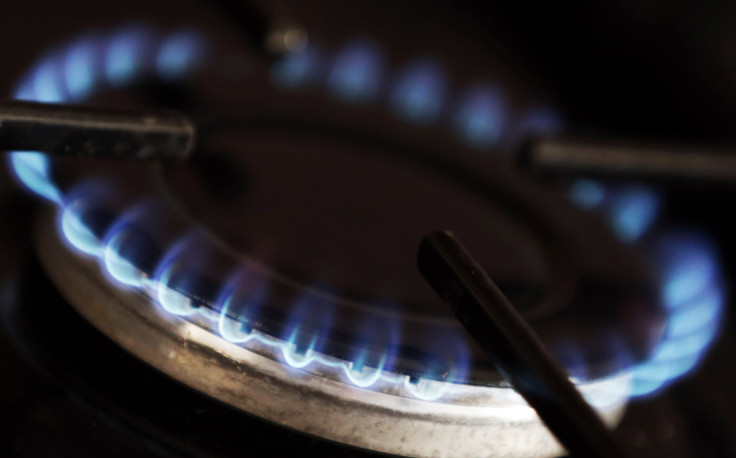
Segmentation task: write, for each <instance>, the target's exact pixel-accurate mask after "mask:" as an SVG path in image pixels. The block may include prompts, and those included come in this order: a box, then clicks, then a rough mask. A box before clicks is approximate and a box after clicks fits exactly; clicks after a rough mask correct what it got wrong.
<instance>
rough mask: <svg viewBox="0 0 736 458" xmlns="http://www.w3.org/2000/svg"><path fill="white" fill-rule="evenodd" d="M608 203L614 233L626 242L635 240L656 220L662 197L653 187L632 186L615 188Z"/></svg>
mask: <svg viewBox="0 0 736 458" xmlns="http://www.w3.org/2000/svg"><path fill="white" fill-rule="evenodd" d="M608 205H609V209H608V218H609V220H610V223H611V227H612V228H613V231H614V233H615V234H616V235H617V236H618V237H619V238H620V239H621V240H622V241H624V242H635V241H637V240H639V239H640V238H641V237H642V235H644V233H645V232H647V230H648V229H649V228H650V227H651V226H652V224H653V223H654V221H655V220H656V218H657V213H658V212H659V205H660V197H659V193H657V192H656V191H655V190H654V189H652V188H651V187H647V186H630V187H627V188H624V189H618V190H615V191H614V193H612V195H611V197H610V199H609V201H608Z"/></svg>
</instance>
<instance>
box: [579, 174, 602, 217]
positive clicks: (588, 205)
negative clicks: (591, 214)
mask: <svg viewBox="0 0 736 458" xmlns="http://www.w3.org/2000/svg"><path fill="white" fill-rule="evenodd" d="M570 198H571V199H572V201H573V202H575V203H576V204H577V206H578V207H580V208H582V209H583V210H595V209H597V208H598V207H600V206H601V204H602V203H603V201H604V200H605V199H606V188H605V187H604V186H603V185H602V184H601V183H599V182H598V181H596V180H591V179H581V180H577V181H575V182H574V183H573V184H572V186H571V187H570Z"/></svg>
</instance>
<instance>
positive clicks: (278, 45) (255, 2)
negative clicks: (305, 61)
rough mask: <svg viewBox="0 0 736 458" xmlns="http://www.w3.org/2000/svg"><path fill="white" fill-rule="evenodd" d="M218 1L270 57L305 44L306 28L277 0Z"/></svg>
mask: <svg viewBox="0 0 736 458" xmlns="http://www.w3.org/2000/svg"><path fill="white" fill-rule="evenodd" d="M216 4H217V5H219V7H220V9H221V10H222V11H223V13H225V15H226V16H227V17H228V18H230V19H231V20H232V21H233V22H234V23H235V24H236V25H238V27H239V29H240V30H241V33H243V34H244V36H245V38H246V39H247V40H248V41H249V42H250V44H251V45H252V46H253V47H254V48H255V49H256V51H258V52H259V53H260V54H261V55H263V56H265V57H267V58H277V57H280V56H282V55H284V54H287V53H289V52H294V51H299V50H300V49H301V48H303V47H304V46H305V45H306V42H307V34H306V32H305V31H304V29H303V28H302V27H301V26H300V25H298V24H297V23H296V22H295V21H294V20H293V19H292V17H291V14H290V13H289V12H288V10H287V8H286V7H285V6H284V5H283V4H282V3H281V2H279V1H278V0H271V1H266V0H217V2H216Z"/></svg>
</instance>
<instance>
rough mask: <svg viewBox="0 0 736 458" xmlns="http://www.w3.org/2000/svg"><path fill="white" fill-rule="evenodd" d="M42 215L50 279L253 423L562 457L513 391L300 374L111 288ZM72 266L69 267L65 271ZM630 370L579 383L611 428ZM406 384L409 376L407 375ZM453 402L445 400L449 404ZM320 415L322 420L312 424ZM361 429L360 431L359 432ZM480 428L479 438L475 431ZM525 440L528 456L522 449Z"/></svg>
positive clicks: (423, 450) (138, 347)
mask: <svg viewBox="0 0 736 458" xmlns="http://www.w3.org/2000/svg"><path fill="white" fill-rule="evenodd" d="M54 217H55V215H54V214H53V211H51V210H50V209H49V210H48V211H46V212H45V215H44V217H43V218H42V220H41V224H39V225H38V226H37V227H38V229H39V230H38V233H37V240H38V245H37V246H38V251H39V256H40V259H41V262H42V264H43V266H44V268H45V269H46V270H47V272H48V273H49V275H50V276H51V278H52V280H53V282H54V283H55V284H57V285H60V287H61V291H62V293H63V294H64V295H65V296H66V297H68V298H69V299H70V301H71V303H73V304H77V305H76V308H77V310H78V311H79V312H80V313H81V314H82V315H83V316H84V317H85V318H86V319H87V320H89V321H90V322H92V323H93V324H94V325H95V326H96V327H97V328H98V329H100V330H101V331H102V332H103V333H105V334H107V335H108V336H110V337H111V338H112V339H113V340H115V341H116V342H117V343H119V344H120V345H122V346H123V347H124V348H126V349H127V350H129V351H131V352H132V353H134V354H136V355H137V356H138V357H140V358H141V359H143V360H144V361H146V362H148V363H149V364H151V365H152V366H154V367H156V368H158V369H159V370H162V371H163V372H165V373H167V374H169V375H171V376H172V377H174V378H176V379H177V380H180V381H182V382H184V383H186V384H187V385H189V386H191V387H193V388H195V389H197V390H199V391H201V392H203V393H206V394H208V395H210V396H212V397H214V398H216V399H219V400H221V401H223V402H225V403H227V404H229V405H232V406H235V407H237V408H240V409H242V410H245V411H247V412H250V413H252V414H255V415H257V416H259V417H262V418H265V419H267V420H270V421H273V422H275V423H278V424H281V425H284V426H288V427H290V428H294V429H297V430H300V431H304V432H307V433H309V434H313V435H316V436H320V437H325V438H329V439H332V440H336V441H339V442H343V443H346V444H350V445H355V446H358V447H364V448H368V449H372V450H377V451H383V452H387V453H398V454H402V455H411V456H427V457H428V456H436V455H437V454H438V453H439V454H440V455H445V454H446V446H447V444H448V443H452V444H454V445H453V450H452V452H453V456H468V457H471V456H479V455H481V454H483V453H487V451H488V450H489V449H493V450H495V451H497V452H498V453H499V454H500V455H503V454H511V453H512V452H513V453H514V454H523V455H524V456H548V455H552V454H557V453H562V449H561V448H560V446H559V444H558V443H557V442H556V440H555V439H554V438H553V436H552V435H551V434H550V433H549V432H548V431H547V429H546V428H545V427H544V426H543V424H542V423H541V422H540V421H539V419H538V417H537V416H536V413H535V412H534V410H533V409H532V408H531V407H529V406H528V405H527V404H526V403H525V402H524V401H523V399H522V398H521V397H520V396H519V395H517V394H516V393H515V392H514V391H512V390H509V389H508V388H501V387H472V386H468V385H456V384H452V383H444V382H436V383H444V384H445V385H448V386H449V390H452V391H453V392H452V393H448V394H452V395H449V396H445V397H443V401H432V402H429V401H423V400H421V399H417V398H416V397H414V396H412V395H410V394H409V393H404V394H403V395H402V394H400V393H397V392H396V389H395V388H393V387H389V391H387V392H384V391H366V390H356V389H355V387H354V386H353V385H350V384H345V383H344V381H343V380H341V379H340V378H339V377H334V376H333V377H330V376H329V374H328V373H326V372H325V373H323V374H312V373H302V374H300V375H296V374H295V372H294V371H293V370H290V369H289V368H288V367H287V366H284V365H283V364H280V363H278V362H277V361H276V360H275V359H273V356H272V355H267V354H266V353H265V351H268V349H267V348H261V349H260V351H258V350H256V351H251V350H250V349H245V348H242V347H240V346H238V345H236V344H233V343H230V342H227V341H224V340H223V339H221V338H219V337H218V336H217V335H216V334H214V333H213V332H212V331H211V329H212V324H211V323H210V324H209V330H208V329H207V328H203V326H204V325H206V321H205V320H203V321H200V322H198V323H193V322H190V321H188V320H186V319H183V318H181V317H176V316H173V315H171V314H167V313H162V312H161V311H160V310H157V309H155V308H152V307H140V305H139V304H140V301H141V299H142V297H141V293H140V292H138V291H135V290H133V291H130V290H129V291H125V290H122V289H120V288H118V287H115V286H113V285H111V284H110V283H108V282H107V281H106V280H105V278H104V276H103V275H102V274H101V272H100V271H99V269H97V268H96V266H95V264H94V262H93V261H91V260H88V259H82V258H79V257H72V258H70V259H69V256H68V254H69V253H68V250H67V247H66V246H65V245H64V243H63V242H61V241H60V240H59V238H58V237H57V236H56V234H55V233H54V230H53V224H50V222H51V221H53V219H54ZM66 261H70V262H72V263H73V264H72V265H75V267H74V268H69V264H67V262H66ZM629 378H630V375H629V374H625V373H624V374H619V375H617V376H615V377H612V378H608V379H605V380H599V381H595V382H592V383H584V384H582V385H579V387H580V389H581V391H582V392H583V393H584V395H585V396H586V398H587V399H588V400H589V401H590V402H591V403H592V404H593V405H594V406H596V408H597V409H598V411H599V412H600V413H601V415H602V416H603V417H604V418H605V420H606V421H607V423H609V424H616V423H617V422H618V421H619V419H620V417H621V416H622V415H623V412H624V408H625V405H626V398H627V391H628V389H627V388H626V387H627V385H628V382H627V381H628V380H629ZM404 383H405V384H407V385H408V384H409V383H410V382H409V377H408V376H405V377H404ZM446 398H447V399H449V400H445V399H446ZM315 418H319V419H320V420H319V421H314V420H315ZM356 431H360V433H356ZM479 432H482V434H479ZM520 444H523V447H524V448H525V450H522V451H520V450H519V448H518V447H519V446H520Z"/></svg>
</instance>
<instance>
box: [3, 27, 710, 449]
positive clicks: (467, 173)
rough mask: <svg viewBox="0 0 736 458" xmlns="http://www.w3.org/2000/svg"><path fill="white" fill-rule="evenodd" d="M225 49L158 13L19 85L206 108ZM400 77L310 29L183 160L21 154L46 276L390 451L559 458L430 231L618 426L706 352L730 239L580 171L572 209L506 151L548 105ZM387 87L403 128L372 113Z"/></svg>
mask: <svg viewBox="0 0 736 458" xmlns="http://www.w3.org/2000/svg"><path fill="white" fill-rule="evenodd" d="M205 41H206V40H205V38H204V35H203V34H202V33H195V32H192V31H189V30H187V31H180V32H173V33H163V34H160V33H156V32H154V31H153V30H152V29H148V28H145V27H141V26H135V27H132V28H131V27H128V28H123V29H120V30H118V31H115V32H113V33H112V34H109V35H104V34H102V35H94V36H92V35H85V36H84V37H83V38H82V39H79V40H76V41H74V42H72V44H71V45H69V46H67V47H63V48H59V49H57V50H56V51H55V52H54V53H52V54H50V55H48V56H47V57H44V58H43V59H41V60H40V61H39V62H38V64H37V65H36V66H35V67H34V69H33V70H32V71H31V72H30V73H29V76H27V77H26V78H24V79H22V80H21V82H20V84H19V86H18V90H17V92H16V93H15V97H16V98H18V99H22V100H31V101H38V102H54V103H55V102H80V101H86V100H95V101H98V102H99V101H105V100H106V97H110V98H112V99H114V98H115V97H122V98H124V99H125V100H126V103H131V104H133V105H136V104H138V103H140V104H148V103H151V102H152V101H153V103H160V101H159V100H157V99H159V98H161V97H162V96H163V95H165V94H164V93H163V92H160V91H159V89H160V88H161V87H162V86H161V84H164V86H163V87H164V88H168V89H171V90H175V91H183V92H182V93H183V94H186V95H187V96H188V97H191V98H192V99H194V100H198V102H197V103H196V104H201V101H202V100H203V99H207V98H208V97H210V96H211V94H210V93H208V91H211V89H203V88H201V87H200V86H201V83H200V82H198V80H197V79H194V80H192V81H188V80H187V79H188V78H191V77H192V76H193V75H195V74H196V72H201V73H200V76H199V78H200V79H201V80H203V81H204V80H206V81H210V82H211V81H216V80H217V79H218V76H217V74H215V73H211V74H208V73H207V72H208V71H209V70H208V68H209V67H208V65H206V64H205V63H206V62H207V61H206V59H205V57H208V58H209V59H216V57H213V56H207V53H205V52H204V50H205V49H208V48H207V46H206V45H205ZM209 49H213V47H210V48H209ZM390 73H391V72H390V70H389V68H388V66H387V65H386V64H385V63H384V59H383V57H382V53H381V50H380V48H379V47H378V45H376V43H374V42H373V41H371V40H369V39H365V38H362V39H357V40H355V41H353V42H351V43H348V44H347V45H345V46H344V47H343V48H342V49H340V50H339V51H337V52H333V53H332V55H330V52H328V47H327V46H320V45H316V44H314V43H310V44H309V45H308V46H307V47H306V48H304V49H303V50H301V51H299V52H297V53H294V54H291V55H288V56H286V57H285V58H284V59H282V60H279V61H277V62H276V63H275V64H273V65H272V66H270V67H269V68H260V69H257V70H251V74H250V75H249V76H248V81H251V82H253V83H258V84H254V89H253V90H251V91H247V90H246V91H243V92H244V93H247V94H248V95H247V97H245V99H246V100H248V104H247V106H246V107H239V109H238V114H237V117H231V118H227V119H226V120H225V121H217V122H214V123H212V124H210V125H209V127H210V129H211V130H210V131H208V132H207V137H206V138H207V142H206V143H204V144H203V145H201V146H200V149H201V150H200V151H198V152H197V154H195V156H194V157H193V159H192V160H191V161H190V162H187V163H183V164H174V165H171V164H150V165H142V164H140V163H120V162H109V161H95V160H90V161H88V162H85V163H80V162H79V161H76V160H73V159H67V158H62V159H56V158H54V159H51V158H49V157H47V156H45V155H43V154H41V153H35V152H17V153H13V156H12V160H11V164H12V167H13V170H14V171H15V173H16V176H17V177H18V178H19V179H20V181H21V182H22V183H23V184H25V185H26V186H27V187H28V188H29V189H31V190H32V191H34V192H35V193H36V194H39V195H40V196H42V197H44V198H46V199H47V200H49V201H50V202H52V203H53V204H54V205H52V206H50V207H48V208H47V209H46V210H45V211H44V213H43V215H42V216H41V217H40V218H39V220H38V223H37V227H36V229H37V230H36V248H37V255H38V257H39V259H40V261H41V263H42V265H43V267H44V270H45V271H46V272H47V274H48V275H49V277H50V278H51V280H52V282H53V283H54V285H55V287H56V288H57V289H58V290H59V291H60V292H61V293H62V294H63V295H64V297H65V298H66V299H67V300H68V301H69V302H70V304H71V305H72V307H73V308H74V309H76V310H77V311H78V312H79V313H80V314H81V315H83V316H84V317H85V318H86V319H87V320H88V321H89V322H91V323H92V324H93V325H94V326H95V327H96V328H97V329H99V330H100V331H101V332H103V333H104V334H105V335H107V336H108V337H109V338H111V339H112V340H113V341H115V342H116V343H118V344H119V345H120V346H122V347H123V348H125V349H126V350H128V351H129V352H131V353H133V354H134V355H136V356H137V357H139V358H140V359H142V360H143V361H145V362H147V363H149V364H150V365H152V366H153V367H155V368H157V369H158V370H160V371H162V372H164V373H166V374H168V375H170V376H171V377H173V378H174V379H176V380H178V381H179V382H182V383H184V384H186V385H188V386H190V387H192V388H194V389H195V390H197V391H199V392H201V393H204V394H206V395H208V396H211V397H213V398H215V399H217V400H219V401H222V402H224V403H225V404H228V405H230V406H232V407H235V408H237V409H240V410H242V411H245V412H248V413H250V414H253V415H255V416H257V417H259V418H262V419H266V420H269V421H272V422H274V423H277V424H279V425H283V426H287V427H289V428H292V429H295V430H298V431H302V432H306V433H308V434H311V435H314V436H318V437H321V438H326V439H329V440H332V441H336V442H340V443H343V444H348V445H352V446H357V447H360V448H365V449H369V450H374V451H380V452H386V453H392V454H399V455H413V456H447V455H453V456H478V455H479V454H486V453H488V450H493V451H494V453H496V454H498V455H499V456H501V455H504V456H505V455H513V456H548V455H553V454H559V453H560V452H561V451H562V449H561V448H560V446H559V444H558V443H557V442H556V441H555V439H554V438H553V437H552V436H551V435H550V434H549V432H548V431H547V429H546V428H545V427H544V425H543V424H542V423H541V422H540V421H539V418H538V417H537V414H536V413H535V411H534V410H533V409H532V408H531V407H529V405H527V404H526V402H525V401H524V400H523V399H522V398H521V397H520V396H519V395H518V394H517V393H516V392H515V391H514V390H513V389H512V387H510V386H509V385H508V383H507V382H506V381H505V379H504V378H503V377H502V376H501V374H500V373H499V372H498V371H497V370H496V369H495V367H494V364H493V361H492V360H491V359H489V357H488V355H487V354H486V353H485V352H484V351H483V350H481V349H480V348H478V347H477V345H476V344H475V343H474V342H473V341H472V340H471V339H470V338H469V337H468V336H467V335H466V334H465V332H464V330H463V329H462V327H461V326H460V325H459V324H458V323H457V321H456V320H455V319H454V317H453V316H452V315H451V314H450V313H449V311H448V310H447V309H446V308H445V307H444V306H443V305H442V304H441V303H439V301H438V299H436V297H434V296H433V295H432V291H431V290H430V289H429V288H428V287H427V286H426V284H425V283H424V281H423V280H422V278H421V276H420V275H419V273H418V272H417V271H416V268H415V267H414V265H413V264H414V258H415V256H414V253H415V250H416V247H417V244H418V241H419V240H421V238H422V237H423V236H424V235H425V234H426V233H427V232H428V231H430V230H433V229H440V228H445V227H451V228H452V229H453V231H454V232H455V233H457V234H458V235H459V236H460V237H461V238H462V239H463V240H464V241H465V242H466V244H467V245H468V247H470V248H471V249H472V251H473V252H474V253H475V254H476V256H477V257H478V260H479V261H480V263H481V264H482V265H483V267H484V268H485V269H486V270H487V271H488V272H489V274H490V276H491V277H492V278H494V279H495V280H496V282H497V283H498V285H499V287H500V288H501V290H502V291H503V293H504V294H505V295H506V296H507V297H509V298H510V299H511V300H512V302H513V303H514V305H515V306H516V307H517V308H518V309H519V310H520V311H521V312H522V313H523V315H524V317H525V318H526V319H527V320H528V321H529V322H530V324H532V326H533V327H534V329H535V331H536V332H537V333H538V334H539V335H540V337H541V338H542V340H543V341H544V343H545V344H546V345H547V347H548V348H550V349H551V350H552V352H553V353H554V355H555V356H556V358H557V359H558V360H559V361H560V363H561V364H562V365H563V366H564V367H565V369H566V370H567V371H568V372H569V374H570V375H571V377H572V380H573V381H574V382H575V384H576V386H577V387H578V388H579V389H580V391H581V392H582V393H583V395H584V396H585V398H586V399H587V401H588V402H589V403H590V404H591V405H592V406H593V407H594V408H595V409H596V410H597V411H598V412H599V413H600V414H601V416H602V417H603V418H604V420H605V421H606V423H607V424H609V425H610V426H613V425H616V424H617V423H618V422H619V421H620V419H621V417H622V415H623V413H624V410H625V408H626V405H627V403H628V401H629V399H630V398H631V397H634V396H645V395H650V394H652V393H654V392H657V391H658V390H661V389H663V388H665V387H666V386H667V385H669V384H670V383H672V382H673V381H674V380H676V379H677V378H679V377H680V376H682V375H684V374H685V373H688V372H689V371H690V370H692V368H693V367H695V366H696V365H697V364H698V362H699V361H700V360H701V358H702V356H703V354H704V353H705V350H706V349H707V347H708V346H709V344H710V342H711V341H712V339H713V338H714V337H715V334H716V332H717V329H718V326H717V323H718V318H719V314H720V313H721V307H722V301H723V294H724V292H723V287H722V284H721V280H720V277H721V274H720V272H719V267H718V263H717V259H716V256H715V252H714V250H713V248H712V247H711V245H710V242H709V241H708V239H707V237H705V236H702V235H699V234H697V233H695V232H692V231H679V232H677V231H674V230H669V229H666V228H665V229H664V230H660V229H659V228H658V227H657V226H656V224H655V223H656V220H657V211H658V207H659V205H660V200H661V197H660V195H659V193H658V192H657V191H656V190H655V189H653V188H651V187H649V186H640V185H608V184H605V183H601V182H598V181H595V180H591V179H585V180H578V181H576V182H575V183H573V185H572V187H571V188H570V191H569V193H570V197H571V201H570V200H569V199H567V197H566V196H565V195H564V192H558V191H557V190H555V191H554V192H550V189H549V187H548V186H545V185H542V184H539V183H537V182H536V181H535V180H533V179H532V178H531V177H529V176H528V175H525V174H523V173H521V172H519V171H518V170H517V169H516V168H515V164H514V163H513V162H512V161H510V160H509V157H508V155H507V154H506V153H503V154H499V155H496V156H493V157H489V156H488V155H487V154H485V151H487V150H489V149H494V150H498V151H502V152H503V151H510V150H511V149H513V148H516V147H518V145H519V143H520V141H521V139H523V138H524V137H526V136H528V135H530V134H536V133H546V132H550V131H553V130H558V129H560V126H561V124H562V123H561V121H560V120H559V119H558V118H557V117H556V116H554V114H553V112H552V111H551V110H549V109H546V108H538V107H534V106H529V107H528V108H527V109H525V110H517V111H518V112H522V113H525V114H524V115H522V116H516V117H514V116H511V115H510V114H509V111H510V110H509V109H508V108H507V106H506V102H504V96H503V93H502V92H501V91H500V89H499V88H498V87H497V86H496V85H493V84H485V83H484V84H477V85H471V86H469V87H468V88H467V89H465V90H460V91H457V93H458V94H460V95H459V96H457V97H454V98H453V96H452V95H454V94H455V91H453V90H452V89H451V88H450V87H449V84H448V82H447V81H448V78H447V76H446V75H447V72H445V71H444V70H443V66H442V65H441V64H439V63H437V62H435V61H433V60H431V59H418V60H416V61H412V62H410V63H408V64H407V65H405V66H403V67H402V70H401V71H400V72H398V73H397V75H398V76H397V77H395V78H393V79H392V78H387V77H386V75H388V74H390ZM268 79H270V80H271V83H268V81H267V80H268ZM387 80H388V81H392V82H393V86H394V89H393V90H392V91H387V90H386V89H385V86H384V84H383V82H385V81H387ZM322 83H323V84H325V85H326V87H327V96H328V97H324V96H323V95H321V94H317V93H316V91H315V90H314V87H316V86H319V85H320V84H322ZM210 84H211V83H210ZM151 88H154V89H155V90H151ZM309 88H312V89H309ZM92 97H95V98H92ZM382 99H386V100H387V102H388V106H389V109H390V110H391V111H392V113H393V115H394V119H392V120H388V121H387V119H386V114H385V113H384V112H383V110H382V109H381V108H380V107H376V106H373V107H370V106H367V105H370V104H371V103H373V102H375V101H377V100H382ZM295 101H296V103H295ZM196 104H195V105H196ZM193 109H194V108H192V110H193ZM403 121H406V122H408V126H409V127H407V125H406V124H403V123H402V122H403ZM441 125H445V126H447V128H446V129H439V128H430V127H429V126H435V127H438V126H441ZM581 210H582V211H581ZM601 215H602V216H603V218H601V217H600V216H601ZM606 222H608V223H609V224H608V225H606ZM693 265H695V266H696V268H695V269H693V268H692V266H693ZM317 419H319V420H317Z"/></svg>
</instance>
